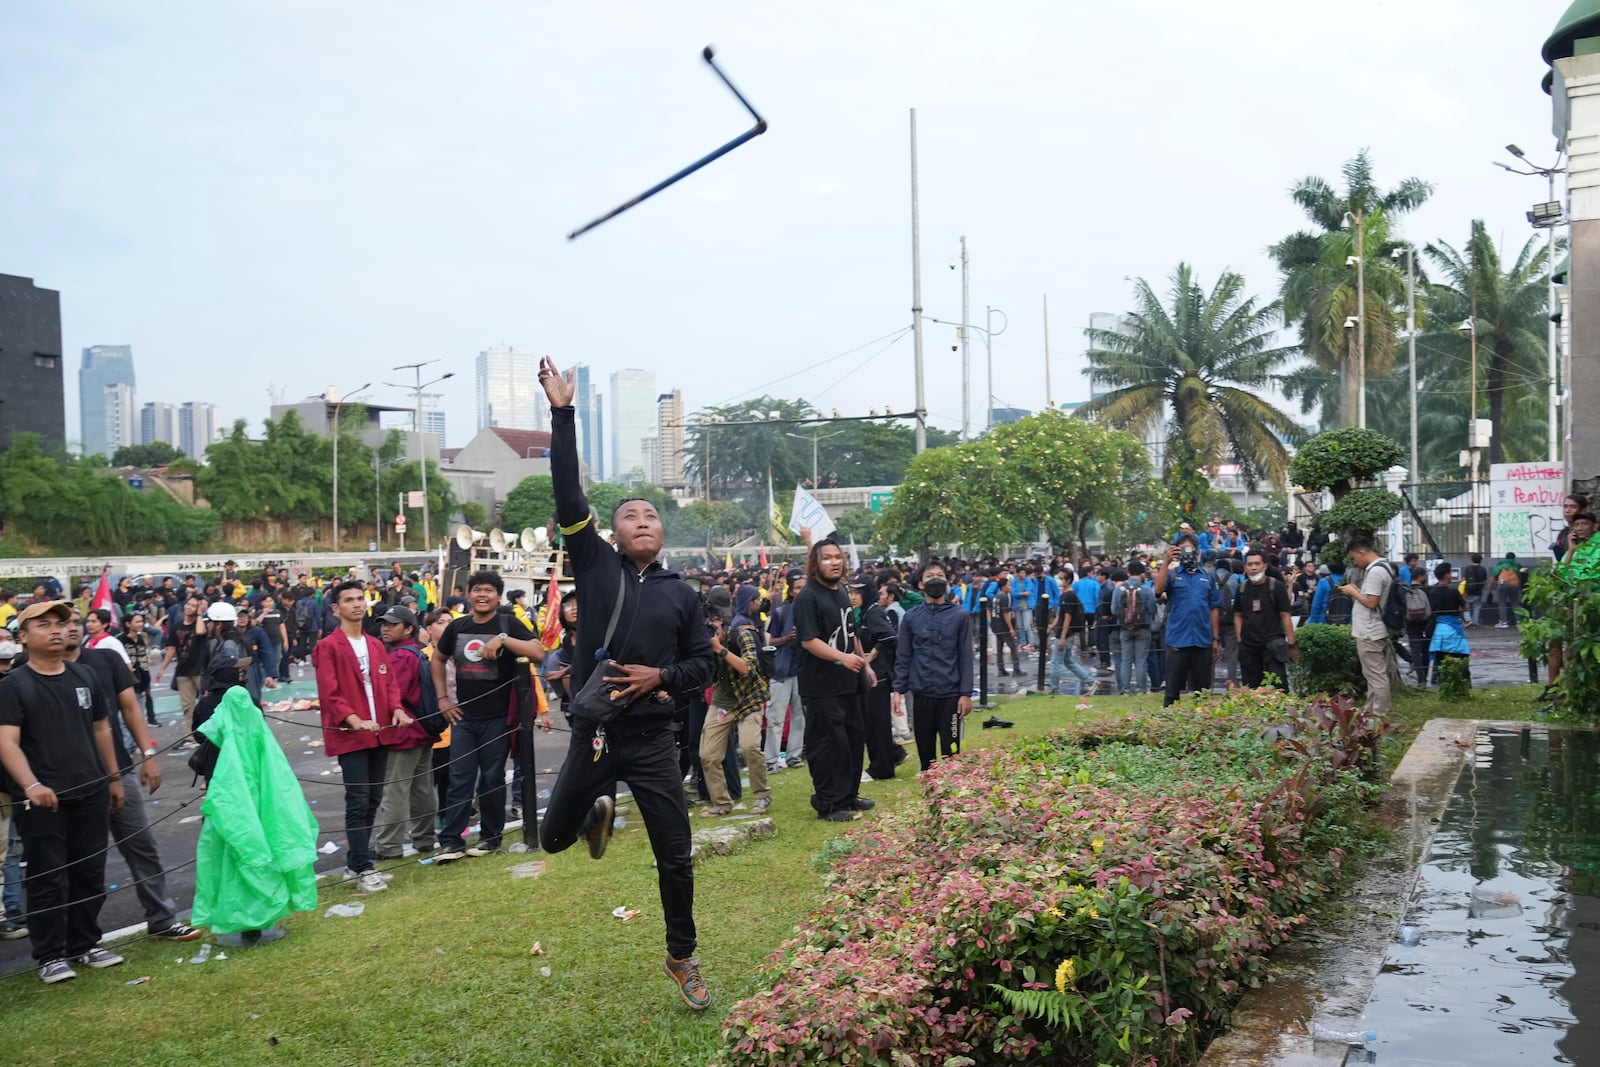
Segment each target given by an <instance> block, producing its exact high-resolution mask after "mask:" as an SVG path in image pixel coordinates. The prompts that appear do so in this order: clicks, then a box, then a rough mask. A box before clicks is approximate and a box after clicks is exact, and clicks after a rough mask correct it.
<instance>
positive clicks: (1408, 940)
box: [1400, 926, 1422, 946]
mask: <svg viewBox="0 0 1600 1067" xmlns="http://www.w3.org/2000/svg"><path fill="white" fill-rule="evenodd" d="M1421 941H1422V931H1421V930H1419V929H1417V928H1416V927H1415V926H1402V927H1401V928H1400V943H1401V944H1402V945H1407V946H1411V945H1416V944H1420V943H1421Z"/></svg>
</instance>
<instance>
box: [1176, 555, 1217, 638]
mask: <svg viewBox="0 0 1600 1067" xmlns="http://www.w3.org/2000/svg"><path fill="white" fill-rule="evenodd" d="M1221 606H1222V593H1221V592H1220V591H1219V590H1218V589H1217V584H1216V583H1215V582H1214V581H1212V580H1211V576H1210V575H1209V574H1207V573H1206V572H1205V569H1204V568H1201V569H1199V570H1196V571H1194V572H1193V573H1190V572H1189V571H1186V570H1184V569H1183V568H1182V567H1174V568H1172V570H1171V571H1169V572H1168V573H1167V633H1166V641H1167V647H1168V648H1210V647H1211V642H1212V641H1213V640H1214V637H1213V634H1212V630H1211V609H1212V608H1220V607H1221Z"/></svg>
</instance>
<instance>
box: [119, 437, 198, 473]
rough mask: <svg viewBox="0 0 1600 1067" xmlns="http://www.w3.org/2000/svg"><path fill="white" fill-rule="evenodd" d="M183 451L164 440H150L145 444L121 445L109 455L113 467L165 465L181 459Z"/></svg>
mask: <svg viewBox="0 0 1600 1067" xmlns="http://www.w3.org/2000/svg"><path fill="white" fill-rule="evenodd" d="M182 458H183V451H182V450H181V449H178V448H174V447H173V446H172V445H170V444H168V443H167V442H165V441H152V442H150V443H149V444H147V445H123V446H122V447H121V448H119V449H117V450H116V452H115V453H114V454H113V455H112V456H111V465H112V466H113V467H146V468H148V467H165V466H166V465H167V464H168V463H171V462H172V461H173V460H175V459H182Z"/></svg>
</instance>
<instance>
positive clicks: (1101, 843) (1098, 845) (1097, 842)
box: [1089, 837, 1106, 853]
mask: <svg viewBox="0 0 1600 1067" xmlns="http://www.w3.org/2000/svg"><path fill="white" fill-rule="evenodd" d="M1089 847H1090V848H1092V849H1094V850H1095V852H1097V853H1098V852H1099V851H1100V850H1101V849H1103V848H1105V847H1106V839H1105V838H1103V837H1097V838H1095V839H1094V840H1093V841H1090V842H1089Z"/></svg>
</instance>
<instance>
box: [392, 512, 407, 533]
mask: <svg viewBox="0 0 1600 1067" xmlns="http://www.w3.org/2000/svg"><path fill="white" fill-rule="evenodd" d="M394 528H395V529H396V530H397V531H399V532H400V533H405V531H406V517H405V516H404V515H396V516H395V517H394Z"/></svg>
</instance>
